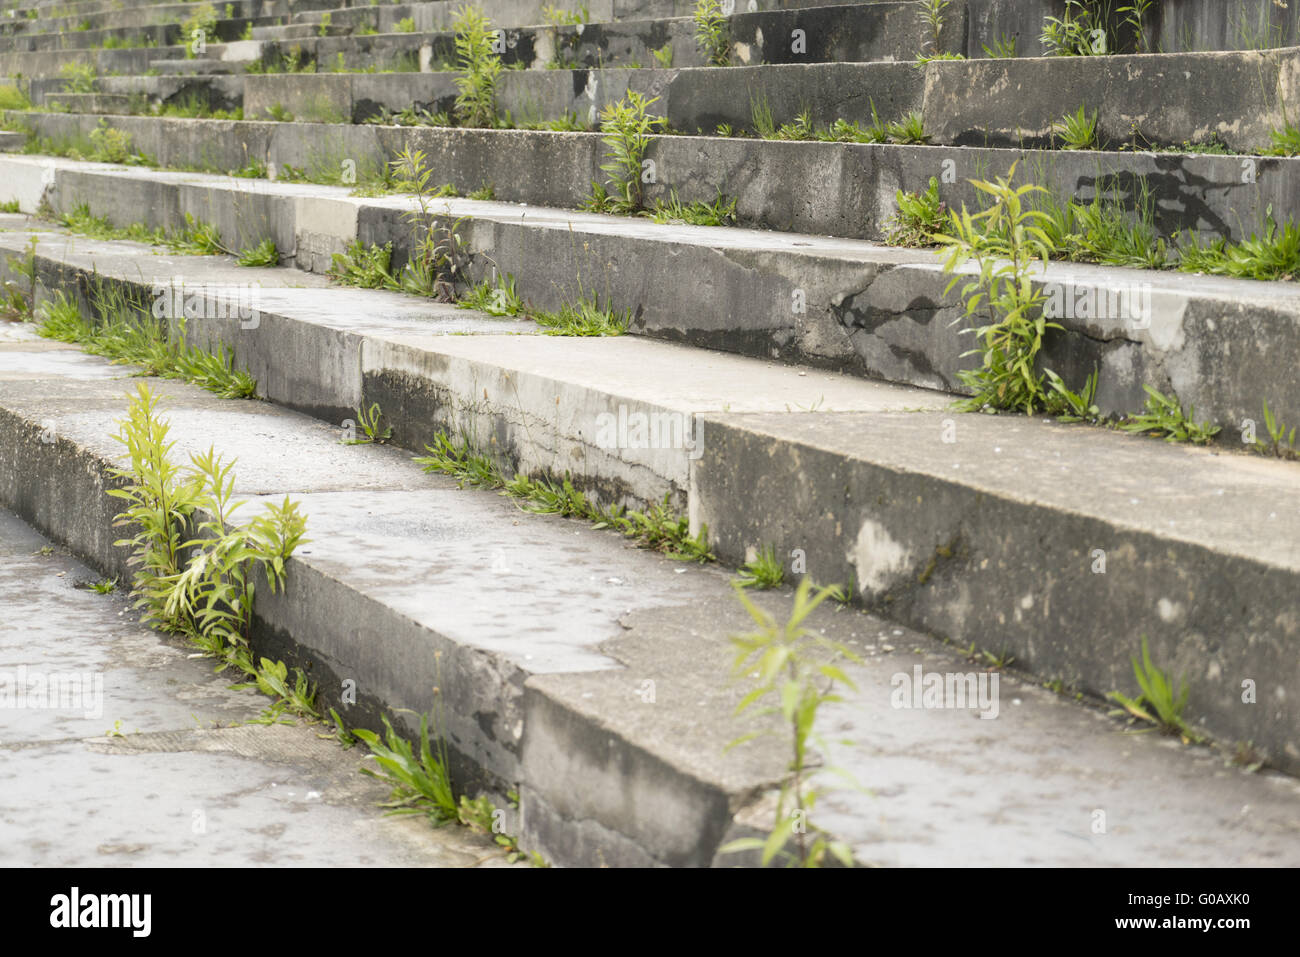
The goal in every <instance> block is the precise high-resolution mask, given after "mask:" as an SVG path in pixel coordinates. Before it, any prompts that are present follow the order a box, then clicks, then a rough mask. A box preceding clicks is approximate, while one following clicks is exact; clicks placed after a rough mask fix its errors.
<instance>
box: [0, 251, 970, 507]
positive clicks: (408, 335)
mask: <svg viewBox="0 0 1300 957" xmlns="http://www.w3.org/2000/svg"><path fill="white" fill-rule="evenodd" d="M22 235H23V236H24V238H25V237H26V235H27V234H26V233H24V234H22ZM4 245H5V244H4V242H3V241H0V247H3V246H4ZM37 273H38V278H39V281H40V283H41V286H42V290H38V298H42V297H43V296H44V295H45V292H44V291H43V290H50V291H52V290H55V289H63V290H65V291H66V292H67V293H68V294H70V295H72V296H73V297H74V298H75V299H76V300H77V301H78V302H79V303H80V304H81V306H82V308H83V310H85V311H86V312H87V313H88V314H89V313H90V311H91V310H92V309H93V303H92V302H91V301H90V300H89V299H88V298H87V296H86V292H85V290H87V289H88V288H89V287H90V283H91V281H92V279H93V278H95V277H97V278H98V281H100V282H107V283H110V284H115V283H121V284H122V285H123V286H124V287H126V291H128V292H129V293H130V294H131V295H132V297H133V298H136V299H137V300H138V301H141V302H143V303H144V304H146V305H150V306H151V305H152V304H153V303H154V302H155V301H157V299H158V295H159V293H160V292H161V291H162V290H165V289H170V288H173V287H174V285H175V284H176V283H178V282H179V283H181V284H182V288H187V289H190V290H200V291H202V290H212V292H211V293H209V294H208V295H209V297H210V298H211V299H213V301H215V300H216V298H217V295H218V292H217V291H219V290H222V289H230V288H237V287H238V286H239V284H240V283H241V282H245V281H247V280H248V277H249V275H250V274H249V272H248V271H247V270H241V269H239V268H238V267H235V266H232V265H231V264H230V262H229V261H228V260H225V259H214V258H207V257H200V258H195V257H175V256H154V257H148V258H146V259H145V261H144V264H143V265H142V263H141V258H140V249H139V247H137V246H134V245H133V244H126V245H121V244H113V243H105V242H93V241H88V240H74V241H73V242H72V243H71V244H69V243H67V241H66V240H64V239H62V238H60V237H59V236H58V234H45V238H44V240H43V241H42V243H41V244H38V247H37ZM257 276H258V281H259V282H261V283H262V286H261V287H260V288H259V290H258V294H257V316H256V319H255V320H254V318H253V317H252V316H251V315H250V317H249V318H248V319H242V318H239V317H232V318H230V319H223V318H206V319H193V320H191V321H190V322H189V323H188V328H187V330H186V333H187V337H188V338H189V341H191V342H194V343H197V344H202V345H208V346H214V345H215V344H216V343H217V342H220V343H222V344H223V345H224V346H225V347H226V349H227V350H229V351H233V353H234V355H235V357H236V362H237V364H238V366H239V367H240V368H246V369H247V370H248V371H249V372H250V373H251V374H252V375H253V376H254V377H255V378H256V379H257V381H258V389H259V394H260V395H263V396H265V397H267V398H269V399H271V400H272V401H275V402H277V403H279V404H281V405H285V406H288V407H291V408H294V409H298V410H300V411H304V412H307V413H309V414H312V415H315V416H318V417H320V418H324V419H326V420H328V421H332V422H335V423H338V424H339V425H340V428H342V426H343V423H344V422H347V421H352V422H353V426H354V427H355V417H356V412H355V410H356V409H357V408H361V407H369V405H370V404H372V403H376V402H377V403H379V405H380V406H381V408H383V409H385V410H387V411H386V413H385V426H386V427H391V428H392V430H393V441H395V442H396V443H398V444H401V445H403V446H405V447H407V448H410V449H414V450H417V451H418V450H421V449H422V448H423V447H424V445H425V444H426V443H428V442H430V441H431V440H432V438H433V435H434V432H435V431H436V430H438V429H442V430H446V431H448V432H449V433H451V434H456V435H466V436H475V437H477V438H478V440H479V444H481V445H483V446H484V447H485V448H486V449H487V450H488V451H489V452H491V453H492V454H493V455H494V457H495V458H496V459H497V460H498V461H499V462H500V463H501V464H502V465H503V466H504V467H506V468H507V469H508V470H510V471H512V472H513V471H518V472H523V473H525V474H529V475H550V476H562V475H565V474H568V475H571V476H572V477H573V479H574V481H575V482H577V483H578V484H579V485H580V486H581V487H583V488H585V489H587V490H588V491H590V492H591V493H593V494H595V495H597V496H598V498H600V499H601V500H602V501H605V502H621V503H623V504H626V505H628V506H630V507H634V508H644V507H645V506H647V505H652V504H655V503H657V502H659V501H661V500H662V499H663V498H664V497H665V496H670V497H671V499H672V500H673V502H674V504H675V505H676V506H677V507H679V508H684V507H685V493H686V488H687V484H688V473H689V465H690V461H691V459H692V458H693V457H697V456H698V454H699V453H698V452H697V451H696V450H695V447H694V435H695V431H694V422H695V417H696V416H697V415H698V414H699V413H701V412H706V411H721V410H723V409H731V410H734V411H773V410H790V409H812V408H818V409H835V410H840V411H850V410H852V411H871V410H877V409H908V408H929V409H938V408H942V407H943V406H944V405H946V404H947V401H948V400H947V398H946V397H944V396H941V395H936V394H934V393H929V392H923V391H920V390H916V389H904V388H897V387H891V386H885V385H881V384H879V383H873V382H870V381H866V380H863V379H860V378H856V377H849V376H842V375H836V374H833V373H826V372H820V371H814V370H799V369H795V368H792V367H790V366H786V365H780V364H777V363H772V362H765V361H762V360H755V359H747V358H742V357H739V356H729V355H725V354H716V353H713V354H711V353H701V352H699V351H697V350H693V349H689V348H686V347H683V346H677V345H672V344H668V343H660V342H654V341H650V340H646V339H640V338H635V337H631V336H627V337H618V338H592V339H576V340H575V339H564V338H556V337H549V336H537V335H533V334H531V333H534V332H535V331H536V329H535V327H534V325H533V323H531V322H530V321H526V320H509V319H493V318H490V317H486V316H483V315H482V314H479V313H476V312H473V311H469V310H464V309H458V308H455V307H453V306H449V305H441V304H437V303H424V302H421V301H420V300H418V299H413V298H411V297H407V296H399V295H394V294H391V293H377V292H374V291H363V290H355V289H340V288H338V287H336V286H330V285H329V284H327V283H326V282H325V281H324V280H323V279H322V278H320V277H317V276H314V275H309V274H307V275H305V274H303V273H301V272H297V271H295V270H290V269H281V270H259V271H258V273H257ZM192 294H193V293H191V295H192ZM196 311H199V310H196ZM202 311H203V312H205V313H206V312H207V310H202ZM212 311H213V312H214V313H215V310H212ZM42 345H43V346H44V347H45V348H49V347H50V346H51V345H53V344H50V343H42ZM15 348H22V349H26V348H28V346H27V345H26V344H25V343H24V344H23V345H21V346H16V347H15ZM57 354H58V355H59V356H60V358H61V359H62V360H63V361H67V359H70V358H73V357H75V353H74V354H71V355H69V354H68V353H67V352H59V353H57ZM5 361H6V360H5V354H4V353H3V352H0V376H2V375H4V369H5V368H6V365H5ZM24 361H27V362H31V361H33V360H31V359H27V360H21V359H18V358H17V356H16V355H15V356H14V357H11V358H10V359H9V360H8V362H9V366H10V367H12V368H13V369H14V370H15V373H14V374H17V371H18V370H19V369H20V368H21V366H22V364H23V362H24ZM40 361H41V363H42V364H48V362H49V359H48V357H42V359H41V360H40ZM638 429H639V430H640V431H639V432H638Z"/></svg>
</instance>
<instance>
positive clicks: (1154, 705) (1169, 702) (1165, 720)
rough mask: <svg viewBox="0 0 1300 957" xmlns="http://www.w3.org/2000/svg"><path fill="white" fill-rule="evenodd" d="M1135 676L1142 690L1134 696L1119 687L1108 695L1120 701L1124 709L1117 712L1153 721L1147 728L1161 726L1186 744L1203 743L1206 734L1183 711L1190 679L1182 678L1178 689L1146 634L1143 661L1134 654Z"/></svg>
mask: <svg viewBox="0 0 1300 957" xmlns="http://www.w3.org/2000/svg"><path fill="white" fill-rule="evenodd" d="M1132 662H1133V676H1134V677H1135V678H1136V679H1137V683H1138V687H1139V688H1140V689H1141V693H1140V694H1138V696H1137V697H1136V698H1130V697H1128V696H1127V695H1124V694H1121V693H1120V692H1118V691H1112V692H1111V693H1110V694H1109V695H1107V697H1109V698H1110V699H1111V700H1112V701H1115V702H1116V703H1118V704H1119V706H1120V708H1121V709H1122V710H1120V711H1117V712H1115V713H1116V714H1127V715H1129V716H1130V717H1131V718H1134V719H1136V720H1138V721H1145V722H1146V723H1148V724H1151V725H1153V726H1154V727H1153V728H1150V729H1146V730H1157V729H1158V730H1159V731H1161V732H1162V733H1164V734H1171V735H1177V736H1178V737H1180V738H1182V740H1183V743H1184V744H1199V743H1201V742H1203V741H1204V740H1205V736H1204V735H1202V734H1201V733H1200V732H1198V731H1197V730H1196V729H1195V728H1193V727H1192V726H1191V725H1189V724H1188V723H1187V721H1186V720H1185V719H1184V718H1183V711H1184V710H1185V709H1186V708H1187V696H1188V687H1187V679H1186V678H1185V677H1184V678H1183V679H1182V681H1181V684H1180V688H1179V690H1178V692H1177V693H1175V691H1174V683H1173V682H1172V681H1171V680H1170V677H1169V675H1167V674H1165V672H1163V671H1161V670H1160V669H1159V668H1157V667H1156V666H1155V665H1154V664H1153V663H1152V661H1151V651H1150V649H1149V648H1148V647H1147V638H1146V635H1143V636H1142V662H1141V664H1139V663H1138V660H1137V658H1136V657H1133V658H1132Z"/></svg>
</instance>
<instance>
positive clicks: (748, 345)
mask: <svg viewBox="0 0 1300 957" xmlns="http://www.w3.org/2000/svg"><path fill="white" fill-rule="evenodd" d="M47 166H53V168H54V170H55V173H54V175H53V184H52V185H51V184H49V182H48V176H47V174H46V173H45V170H46V168H47ZM0 169H3V170H5V171H6V188H5V189H4V190H0V195H3V196H4V197H5V198H8V197H9V196H12V197H14V198H17V199H18V200H19V201H20V204H21V207H22V208H23V209H30V210H35V209H37V208H38V207H39V204H40V201H41V199H42V198H45V199H47V200H48V201H49V202H50V204H51V205H52V207H53V208H54V209H56V210H59V211H62V210H70V209H72V208H73V206H75V205H76V204H78V203H83V202H84V203H87V204H89V205H90V207H91V209H92V211H93V212H94V213H95V214H96V215H102V216H106V217H107V218H108V219H109V220H111V221H112V222H114V223H116V224H118V225H127V224H129V223H131V222H133V221H136V220H137V219H138V218H139V217H140V216H141V215H142V211H143V215H145V217H146V223H147V225H150V226H167V227H169V228H178V227H180V225H181V224H182V223H183V221H184V220H183V213H184V212H190V213H192V214H193V215H194V216H195V217H197V218H198V219H200V220H203V221H207V222H214V223H216V224H217V225H218V226H219V227H220V228H221V231H222V233H223V235H225V236H235V237H238V238H239V245H240V246H241V247H242V246H243V245H247V244H249V243H250V242H256V241H257V239H258V238H260V237H261V236H262V235H266V232H265V230H267V229H271V228H274V229H275V230H276V231H275V232H273V233H271V235H272V236H273V237H274V238H275V239H276V242H277V244H278V245H279V246H280V248H281V249H283V250H285V251H286V252H289V251H290V250H292V255H293V256H294V257H295V259H294V261H295V264H296V265H297V266H298V267H299V268H303V269H311V270H314V271H317V272H321V271H324V270H326V269H328V268H329V265H330V261H331V255H332V254H333V253H335V252H342V251H343V250H344V249H345V248H346V246H347V245H348V244H349V243H350V242H352V241H353V240H354V239H360V240H361V241H362V242H365V243H380V244H382V243H386V242H392V243H393V245H394V251H395V263H399V264H400V263H401V262H402V261H404V259H405V256H406V253H407V250H408V249H409V244H410V237H411V227H410V224H409V221H408V219H407V217H406V213H407V212H408V211H409V210H411V209H412V200H410V199H409V198H401V197H385V198H379V199H362V198H357V197H351V196H348V195H345V191H344V190H343V189H340V188H331V187H320V186H308V185H298V184H278V183H268V182H265V181H248V180H227V179H222V178H219V177H212V176H204V175H200V174H178V173H165V172H149V171H143V170H117V169H105V168H104V167H102V166H97V165H96V164H84V163H82V164H79V163H74V162H71V161H63V160H60V161H54V162H51V161H48V160H43V159H35V158H31V157H7V158H4V159H3V160H0ZM106 181H107V182H108V183H111V186H107V187H106V185H105V183H106ZM432 207H433V211H434V213H435V215H434V222H436V223H439V224H441V225H442V226H445V227H451V226H452V225H453V224H455V223H456V222H457V221H458V220H460V219H461V218H462V217H463V218H465V220H466V221H465V222H462V223H461V224H460V225H459V226H458V227H457V229H458V232H459V234H460V235H461V237H462V241H463V246H464V248H466V249H467V250H469V251H471V253H472V262H471V263H470V265H469V269H468V272H469V275H470V276H472V277H473V278H475V279H478V278H487V277H489V276H491V275H494V274H495V273H494V270H496V271H499V272H502V273H509V274H512V275H513V276H515V278H516V279H517V281H518V288H519V291H520V292H521V294H522V295H524V296H525V298H527V299H528V300H529V301H530V303H531V304H532V305H533V306H534V307H537V308H556V307H558V306H560V305H561V304H563V303H564V302H566V301H572V300H574V299H576V298H579V297H580V296H582V295H584V294H585V293H584V290H586V292H590V291H591V289H592V288H593V286H594V287H595V288H597V289H599V292H600V295H601V297H602V300H604V301H607V302H610V303H612V304H613V306H614V307H615V308H619V309H624V308H626V309H629V310H631V313H632V316H633V321H632V325H631V328H632V330H633V331H635V332H637V333H641V334H644V335H648V336H653V337H656V338H661V339H666V340H670V341H678V342H684V343H688V344H690V345H695V346H705V347H708V348H713V349H719V350H722V351H727V352H733V353H739V354H742V355H750V356H758V357H764V358H776V359H781V360H786V361H797V362H803V363H808V364H813V365H817V366H820V367H823V368H829V369H833V370H836V371H843V372H850V373H856V374H866V375H870V376H875V377H880V378H884V379H887V380H889V381H891V382H898V383H905V384H909V385H916V386H921V387H923V388H931V389H941V390H949V391H958V390H960V389H962V388H963V387H962V386H961V384H960V381H959V379H958V373H959V371H960V370H961V369H963V368H969V367H971V366H973V365H974V364H976V362H977V358H976V357H974V356H970V355H966V353H967V352H968V350H969V348H970V343H969V337H968V336H966V335H963V334H962V333H961V331H960V330H961V329H962V328H964V327H965V326H964V325H963V324H964V323H966V322H968V321H969V320H965V319H963V318H962V317H963V315H964V310H963V307H962V306H961V304H960V300H959V297H958V292H957V291H956V290H954V291H953V292H951V293H948V292H946V291H945V290H946V289H947V286H948V284H949V277H948V276H945V275H944V273H943V271H942V268H941V259H940V257H938V256H937V255H936V254H934V253H931V252H929V251H925V250H920V251H916V250H901V249H890V248H886V247H880V246H876V245H872V244H869V243H865V242H861V241H853V240H839V239H828V238H824V237H814V236H799V235H791V234H779V233H772V232H760V231H753V230H745V229H717V228H713V229H710V228H707V227H689V226H672V225H659V224H655V223H652V222H649V221H646V220H643V219H627V218H622V217H611V216H600V215H595V214H589V213H577V212H570V211H565V210H555V209H546V208H537V207H531V206H510V205H506V204H503V203H484V202H475V201H472V200H463V199H439V200H437V201H435V202H434V203H433V204H432ZM245 237H247V239H245ZM228 241H229V240H228ZM686 261H689V262H690V263H691V266H690V269H689V271H686V272H684V271H683V267H682V265H681V264H682V263H683V262H686ZM966 268H967V271H968V272H970V271H972V270H973V268H974V267H973V266H968V267H966ZM557 276H558V277H568V276H573V277H574V280H573V282H569V281H567V280H565V279H563V278H561V279H557V278H556V277H557ZM584 277H585V278H584ZM593 277H599V278H598V279H595V278H593ZM579 281H582V282H584V283H585V284H586V285H585V286H584V287H583V288H582V289H580V288H579ZM1041 282H1042V283H1043V284H1044V285H1045V287H1046V288H1047V290H1048V291H1049V292H1051V291H1053V290H1056V291H1057V292H1059V293H1061V294H1062V296H1063V297H1068V298H1070V299H1071V300H1072V301H1075V302H1076V304H1077V301H1078V300H1079V299H1080V296H1081V295H1082V296H1083V298H1085V299H1087V298H1088V297H1089V296H1091V298H1092V301H1093V302H1094V304H1095V303H1101V302H1102V301H1103V300H1105V302H1106V306H1105V308H1104V309H1101V308H1098V307H1097V306H1096V305H1093V306H1090V307H1089V308H1088V309H1086V310H1085V309H1080V308H1076V309H1073V310H1065V309H1064V308H1063V310H1062V311H1063V312H1064V313H1065V314H1064V315H1062V316H1061V317H1060V320H1059V321H1060V322H1061V324H1062V326H1063V327H1064V330H1063V331H1062V332H1061V333H1059V334H1057V335H1056V336H1055V337H1054V338H1053V340H1052V341H1050V342H1049V343H1048V344H1047V349H1046V353H1045V357H1044V362H1045V364H1047V365H1048V367H1049V368H1053V369H1055V370H1056V371H1058V372H1059V373H1060V374H1062V375H1064V376H1065V377H1066V379H1067V382H1069V383H1082V381H1083V379H1084V377H1086V376H1087V375H1088V374H1090V373H1091V372H1092V371H1093V369H1094V368H1100V369H1101V376H1100V387H1099V393H1098V404H1099V405H1100V406H1101V408H1102V409H1103V410H1104V411H1108V412H1117V413H1128V412H1131V411H1134V410H1137V409H1140V408H1142V406H1143V403H1144V400H1145V392H1144V391H1143V386H1144V385H1150V386H1152V387H1153V388H1156V389H1159V390H1161V391H1162V392H1165V393H1167V394H1168V393H1172V394H1174V395H1175V396H1177V397H1178V398H1179V400H1180V401H1181V402H1183V403H1184V404H1185V405H1186V404H1191V405H1194V406H1195V407H1196V408H1197V410H1198V412H1199V414H1200V415H1201V416H1203V417H1207V418H1209V419H1211V420H1213V421H1215V422H1218V423H1220V424H1223V425H1225V426H1229V425H1230V426H1232V428H1233V429H1240V428H1243V427H1244V425H1245V420H1246V419H1252V420H1254V421H1256V422H1258V421H1259V420H1260V415H1261V413H1262V403H1263V401H1264V400H1267V401H1268V403H1269V406H1270V408H1271V409H1274V410H1275V411H1278V413H1279V414H1280V415H1281V416H1282V418H1283V421H1297V420H1300V376H1298V375H1297V374H1294V373H1292V372H1283V373H1278V372H1277V368H1278V366H1277V363H1276V362H1275V361H1274V359H1275V357H1276V356H1278V355H1293V354H1295V353H1296V351H1297V349H1300V343H1298V342H1297V336H1300V323H1298V320H1300V305H1298V304H1297V300H1296V297H1295V295H1294V287H1293V285H1292V284H1291V283H1287V282H1274V283H1268V282H1252V281H1248V280H1224V279H1215V278H1210V277H1195V276H1190V275H1187V274H1179V273H1164V272H1151V271H1139V270H1128V269H1116V268H1111V267H1097V266H1081V265H1075V264H1069V263H1052V264H1050V265H1049V266H1048V267H1047V268H1046V270H1045V271H1043V272H1042V273H1041ZM1121 297H1124V298H1121ZM801 308H802V311H801ZM1243 341H1247V342H1254V343H1257V344H1258V345H1257V347H1255V348H1252V349H1246V350H1243V349H1241V348H1240V343H1241V342H1243ZM1282 368H1283V369H1284V370H1285V369H1290V368H1291V366H1288V365H1286V364H1285V363H1283V364H1282ZM1261 382H1267V383H1268V385H1267V390H1266V391H1267V394H1264V391H1263V390H1261V386H1260V383H1261Z"/></svg>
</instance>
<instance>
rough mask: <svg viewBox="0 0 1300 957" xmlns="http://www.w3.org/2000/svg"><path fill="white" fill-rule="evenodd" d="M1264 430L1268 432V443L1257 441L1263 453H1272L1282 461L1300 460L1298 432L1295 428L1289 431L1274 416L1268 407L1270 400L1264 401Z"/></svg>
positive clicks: (1257, 445)
mask: <svg viewBox="0 0 1300 957" xmlns="http://www.w3.org/2000/svg"><path fill="white" fill-rule="evenodd" d="M1264 429H1265V430H1266V431H1267V432H1268V438H1269V441H1268V442H1261V441H1259V440H1256V442H1255V445H1256V447H1257V448H1258V449H1259V450H1260V451H1263V452H1267V453H1270V454H1272V455H1275V456H1277V457H1278V458H1280V459H1294V458H1300V450H1297V449H1296V444H1295V437H1296V430H1295V428H1294V427H1292V428H1291V431H1290V432H1288V431H1287V427H1286V424H1285V423H1284V422H1282V420H1281V419H1279V418H1277V417H1276V416H1275V415H1274V414H1273V410H1272V409H1270V408H1269V407H1268V400H1267V399H1265V400H1264Z"/></svg>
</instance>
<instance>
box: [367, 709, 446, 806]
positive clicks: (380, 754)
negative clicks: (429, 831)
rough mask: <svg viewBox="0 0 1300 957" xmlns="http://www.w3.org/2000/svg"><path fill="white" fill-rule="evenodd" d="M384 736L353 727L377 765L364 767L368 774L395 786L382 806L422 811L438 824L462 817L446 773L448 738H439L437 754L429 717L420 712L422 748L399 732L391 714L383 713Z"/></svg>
mask: <svg viewBox="0 0 1300 957" xmlns="http://www.w3.org/2000/svg"><path fill="white" fill-rule="evenodd" d="M383 720H384V729H385V732H386V733H385V736H384V737H383V738H380V736H379V735H377V734H375V733H374V732H373V731H367V730H366V729H365V728H356V729H354V730H353V731H352V733H353V734H354V735H356V736H357V738H359V739H360V740H361V741H362V742H364V743H365V745H366V746H367V747H369V748H370V756H371V757H372V758H374V760H375V764H376V765H377V766H378V767H377V768H371V767H363V768H362V769H361V771H362V773H363V774H368V775H370V776H371V777H373V778H377V779H379V780H381V781H383V782H384V783H386V784H389V785H391V786H392V792H391V793H390V794H389V796H388V801H387V802H386V803H385V804H383V805H381V807H386V808H388V813H389V814H423V815H424V816H426V817H427V818H428V819H429V821H430V823H432V824H433V825H434V826H435V827H442V826H443V825H445V824H451V823H453V822H455V821H457V820H458V819H459V815H458V813H457V812H458V807H457V803H456V795H455V793H454V791H453V790H452V787H451V778H450V776H449V775H448V774H447V751H446V747H447V746H446V742H445V741H444V740H443V739H442V738H441V737H440V738H439V739H438V753H437V755H436V756H435V754H434V750H433V748H432V746H431V745H430V744H429V719H428V716H427V715H421V716H420V745H419V747H420V749H419V752H418V753H417V752H416V751H415V749H414V747H413V746H412V744H411V743H410V742H409V741H407V740H406V739H405V738H403V737H402V736H401V735H400V734H398V733H397V732H396V731H395V730H394V729H393V725H392V722H390V721H389V720H388V716H387V715H385V716H384V719H383Z"/></svg>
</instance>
